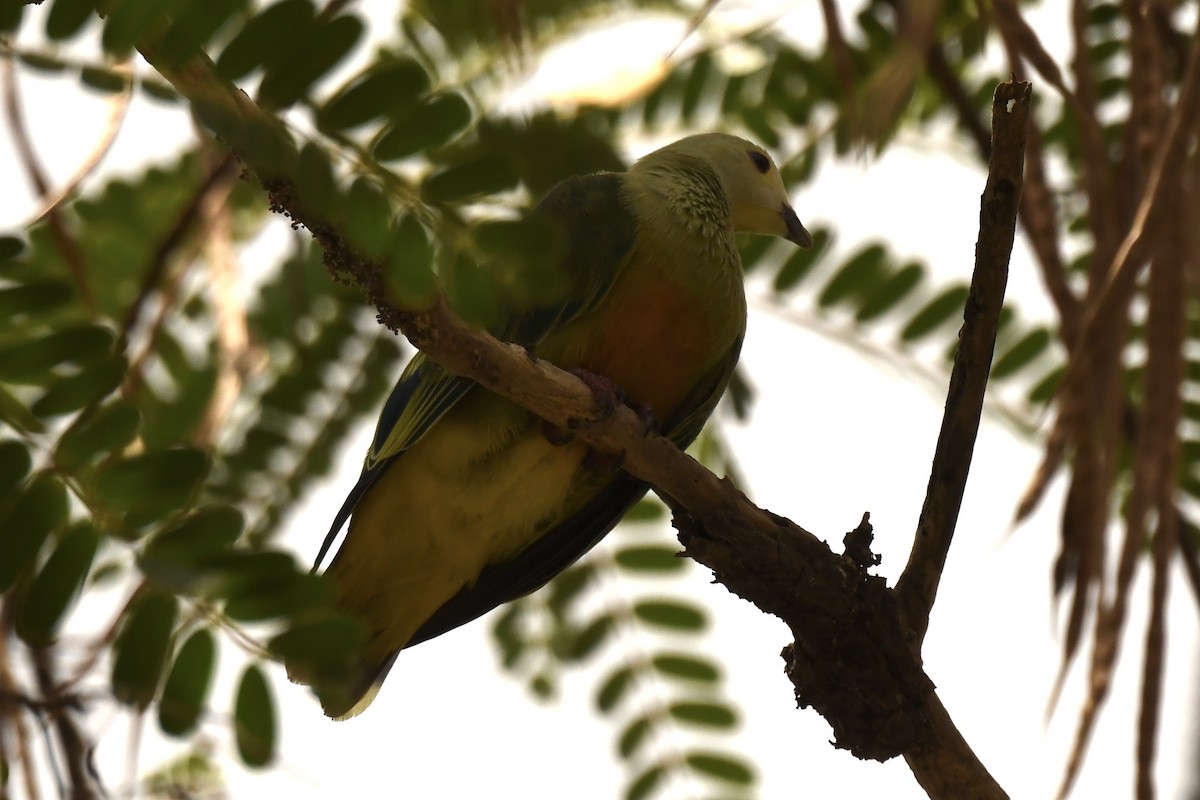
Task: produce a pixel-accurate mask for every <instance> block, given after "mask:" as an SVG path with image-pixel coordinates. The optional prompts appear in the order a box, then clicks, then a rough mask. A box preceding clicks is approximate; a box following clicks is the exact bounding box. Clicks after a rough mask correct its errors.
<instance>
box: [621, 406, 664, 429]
mask: <svg viewBox="0 0 1200 800" xmlns="http://www.w3.org/2000/svg"><path fill="white" fill-rule="evenodd" d="M625 404H626V405H628V406H629V407H630V408H631V409H632V410H633V413H635V414H637V415H638V419H640V420H641V421H642V424H643V425H645V426H646V427H645V429H644V430H643V431H642V433H643V434H647V433H660V432H661V431H662V426H661V425H659V424H658V418H657V417H655V416H654V409H652V408H651V407H650V406H647V405H643V404H642V403H632V402H629V401H628V400H626V401H625Z"/></svg>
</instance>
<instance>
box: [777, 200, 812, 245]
mask: <svg viewBox="0 0 1200 800" xmlns="http://www.w3.org/2000/svg"><path fill="white" fill-rule="evenodd" d="M779 216H781V217H783V224H784V225H786V226H787V236H786V237H785V238H786V239H787V240H788V241H789V242H795V243H796V244H798V245H800V246H801V247H803V248H804V249H805V250H807V249H808V248H810V247H812V246H813V239H812V234H811V233H809V232H808V231H807V230H806V229H805V228H804V225H803V224H802V223H801V222H800V218H799V217H798V216H796V212H795V211H794V210H793V209H792V207H791V206H789V205H785V206H784V207H783V208H781V209H780V210H779Z"/></svg>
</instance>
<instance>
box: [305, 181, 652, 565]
mask: <svg viewBox="0 0 1200 800" xmlns="http://www.w3.org/2000/svg"><path fill="white" fill-rule="evenodd" d="M526 219H527V221H529V222H531V223H534V224H535V225H540V226H541V228H542V229H543V230H544V231H545V232H546V233H548V234H550V236H549V237H548V238H551V239H553V240H554V243H555V245H556V250H555V252H554V256H555V257H554V261H555V264H556V269H555V270H554V271H553V274H550V275H546V276H544V277H546V278H547V279H548V280H547V281H545V282H544V283H545V284H546V285H552V286H553V287H554V288H555V289H556V291H554V292H553V294H552V295H551V296H547V294H546V293H545V292H542V293H541V296H535V297H533V298H532V299H530V300H528V301H526V302H519V303H514V307H513V308H511V309H509V312H508V313H507V315H506V316H505V317H504V318H503V319H501V320H498V321H497V322H496V323H495V324H494V325H491V326H489V328H490V332H491V333H492V334H493V335H495V336H497V337H498V338H500V339H503V340H505V341H510V342H518V343H520V344H525V345H529V346H532V345H536V344H537V343H538V342H540V341H541V340H542V339H544V338H545V337H546V336H547V335H548V334H550V333H552V332H553V331H555V330H557V329H558V328H560V327H562V326H563V325H566V324H567V323H569V322H571V321H572V320H573V319H575V318H576V317H578V316H580V315H581V314H586V313H587V312H588V311H590V310H591V309H593V308H595V306H596V304H597V303H598V302H599V301H600V299H601V298H603V297H604V295H605V294H606V293H607V291H608V289H609V287H610V286H612V283H613V281H614V280H615V279H616V277H617V275H619V274H620V272H621V271H622V269H623V268H624V266H625V264H626V263H627V261H628V256H629V252H630V250H631V249H632V246H633V240H634V235H635V233H636V230H635V224H634V220H633V216H632V214H631V213H630V211H629V209H628V208H627V207H626V206H625V204H624V202H623V200H622V195H621V176H620V175H618V174H615V173H600V174H597V175H585V176H578V177H575V178H569V179H567V180H565V181H563V182H562V183H560V184H558V185H557V186H556V187H554V188H553V189H551V190H550V192H549V193H548V194H547V195H546V197H545V198H543V199H542V201H541V202H540V203H538V205H537V206H535V207H534V208H533V209H532V210H531V211H530V212H529V214H528V215H527V217H526ZM475 385H476V384H475V382H474V381H472V380H469V379H467V378H462V377H459V376H457V375H454V374H452V373H449V372H447V371H446V370H444V369H442V368H441V367H440V366H438V365H437V364H435V363H433V362H432V361H430V360H428V359H427V358H426V357H425V356H424V354H421V353H418V354H417V355H416V356H415V357H414V358H413V360H412V361H411V362H410V363H409V365H408V367H407V368H406V369H405V370H404V373H403V374H402V375H401V376H400V380H399V381H397V383H396V386H395V387H394V388H393V389H392V393H391V395H390V396H389V397H388V399H387V402H386V403H384V406H383V411H382V412H381V413H380V416H379V422H378V424H377V425H376V428H375V438H374V440H373V441H372V442H371V449H370V451H369V453H368V454H367V458H366V461H365V463H364V465H363V471H362V473H361V474H360V475H359V478H358V482H357V483H356V484H355V485H354V488H353V489H351V490H350V493H349V494H348V495H347V496H346V499H345V501H344V502H343V503H342V507H341V508H340V509H339V510H338V513H337V515H336V516H335V517H334V519H333V524H332V525H331V526H330V529H329V533H327V534H326V535H325V540H324V541H323V542H322V543H321V549H320V550H319V551H318V553H317V557H316V559H315V562H314V564H313V569H314V570H316V569H318V568H319V567H320V565H321V562H322V561H323V560H324V558H325V555H326V554H327V553H328V552H329V549H330V547H331V546H332V545H333V543H334V541H335V540H336V539H337V535H338V532H339V531H340V530H341V529H342V526H343V525H345V524H346V520H348V519H349V518H350V515H351V514H352V513H353V512H354V508H355V506H357V505H358V502H359V501H360V500H361V499H362V498H363V496H364V495H365V494H366V493H367V491H368V490H370V488H371V487H372V486H374V484H375V482H376V481H377V480H378V479H379V477H380V476H381V475H382V474H383V473H384V471H385V470H386V469H387V468H388V466H389V465H390V464H391V463H392V461H393V460H395V459H396V458H397V457H399V456H400V455H401V454H402V453H403V452H404V451H405V450H407V449H408V448H410V447H412V446H413V445H414V444H415V443H416V442H417V441H418V440H420V438H421V437H422V436H424V435H425V433H426V431H428V430H429V428H430V427H431V426H432V425H433V424H434V423H435V422H437V421H438V420H439V419H440V418H441V417H442V416H443V415H444V414H445V413H446V412H447V411H449V410H450V409H451V408H453V407H454V405H455V403H457V402H458V401H459V400H461V399H462V398H463V396H464V395H465V394H466V393H467V392H468V391H470V390H471V389H472V387H474V386H475ZM568 563H569V562H568ZM543 583H544V581H543ZM539 585H540V584H539Z"/></svg>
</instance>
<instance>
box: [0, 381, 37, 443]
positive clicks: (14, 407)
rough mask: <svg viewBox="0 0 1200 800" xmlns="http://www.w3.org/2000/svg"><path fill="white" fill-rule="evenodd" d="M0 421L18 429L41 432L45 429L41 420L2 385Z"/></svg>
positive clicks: (0, 391)
mask: <svg viewBox="0 0 1200 800" xmlns="http://www.w3.org/2000/svg"><path fill="white" fill-rule="evenodd" d="M0 422H6V423H8V424H9V426H11V427H12V428H15V429H16V430H18V431H25V432H30V433H43V432H45V430H46V426H45V425H43V424H42V421H41V420H40V419H38V418H37V417H35V416H34V415H33V412H31V411H30V410H29V409H28V408H26V407H25V405H24V404H23V403H22V402H21V401H20V400H18V399H17V398H16V397H14V396H13V394H12V393H11V392H9V391H8V390H7V389H5V388H4V387H3V386H0Z"/></svg>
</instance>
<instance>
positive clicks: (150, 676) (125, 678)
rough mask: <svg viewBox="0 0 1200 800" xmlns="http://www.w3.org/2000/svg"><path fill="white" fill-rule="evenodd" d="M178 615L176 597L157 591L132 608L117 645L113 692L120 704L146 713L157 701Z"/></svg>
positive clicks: (139, 600) (135, 602)
mask: <svg viewBox="0 0 1200 800" xmlns="http://www.w3.org/2000/svg"><path fill="white" fill-rule="evenodd" d="M178 612H179V603H178V601H177V600H176V599H175V597H174V596H173V595H169V594H166V593H164V592H160V591H157V590H154V589H151V590H148V591H146V592H144V593H143V594H142V595H141V596H140V597H138V598H137V599H136V600H135V601H134V602H133V603H132V604H131V606H130V609H129V611H128V612H127V613H126V615H125V620H124V623H123V625H122V626H121V632H120V633H118V634H117V639H116V641H115V642H113V667H112V688H113V697H115V698H116V699H117V701H118V702H120V703H124V704H126V705H130V706H135V707H136V708H138V709H139V710H142V709H145V708H146V707H147V706H149V705H150V703H151V702H152V701H153V700H154V695H155V694H156V693H157V691H158V684H159V681H161V680H162V674H163V669H164V668H165V667H166V664H167V653H168V651H169V650H170V645H171V632H172V631H173V630H174V628H175V618H176V616H177V615H178Z"/></svg>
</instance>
